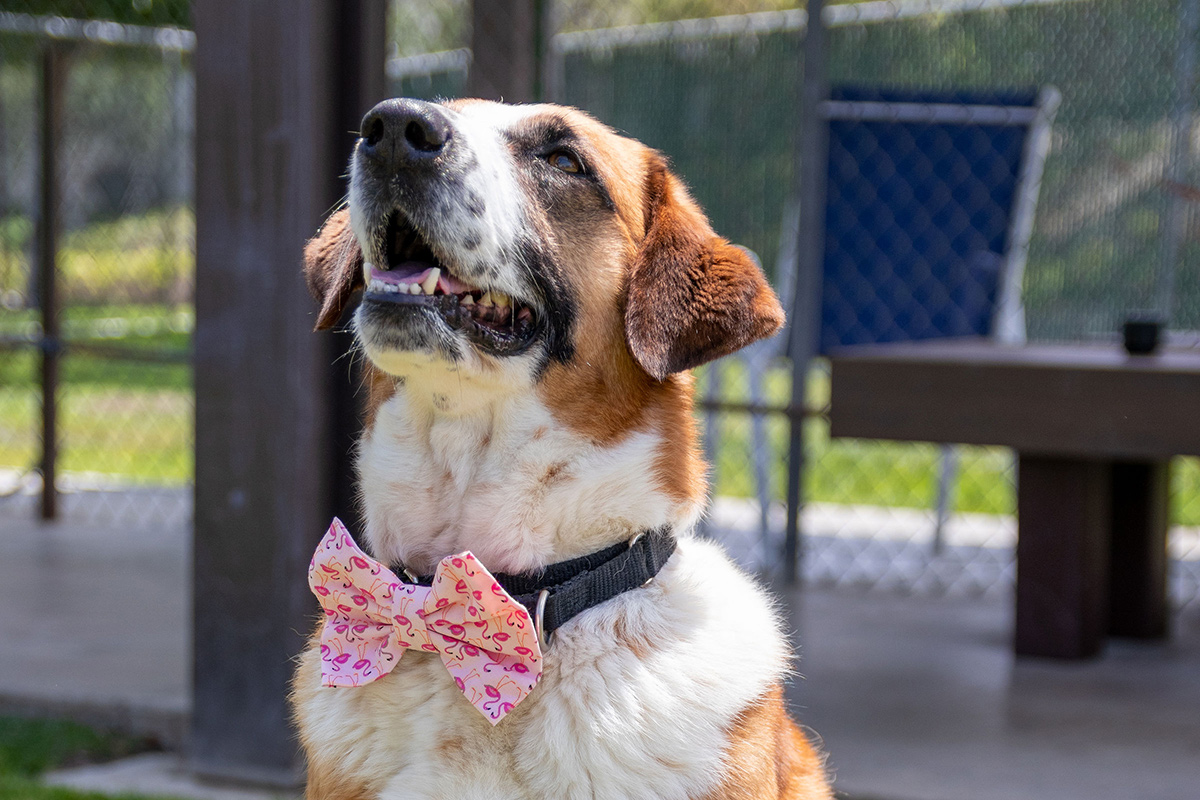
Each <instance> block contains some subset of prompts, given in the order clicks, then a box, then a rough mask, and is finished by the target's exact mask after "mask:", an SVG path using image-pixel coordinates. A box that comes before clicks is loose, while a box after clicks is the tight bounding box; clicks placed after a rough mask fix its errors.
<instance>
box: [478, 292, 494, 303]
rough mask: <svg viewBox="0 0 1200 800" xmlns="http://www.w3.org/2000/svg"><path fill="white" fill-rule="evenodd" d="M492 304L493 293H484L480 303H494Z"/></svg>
mask: <svg viewBox="0 0 1200 800" xmlns="http://www.w3.org/2000/svg"><path fill="white" fill-rule="evenodd" d="M492 304H493V303H492V293H491V292H484V293H483V297H481V298H479V305H481V306H490V305H492Z"/></svg>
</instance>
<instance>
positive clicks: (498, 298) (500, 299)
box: [492, 292, 509, 308]
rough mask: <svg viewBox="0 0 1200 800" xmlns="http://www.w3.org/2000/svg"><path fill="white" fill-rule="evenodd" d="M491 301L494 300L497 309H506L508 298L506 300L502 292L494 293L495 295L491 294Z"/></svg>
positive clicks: (506, 296)
mask: <svg viewBox="0 0 1200 800" xmlns="http://www.w3.org/2000/svg"><path fill="white" fill-rule="evenodd" d="M492 300H494V301H495V302H496V305H497V306H498V307H500V308H508V302H509V298H508V295H506V294H504V293H503V292H496V293H495V294H493V295H492Z"/></svg>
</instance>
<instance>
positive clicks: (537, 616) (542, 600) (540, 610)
mask: <svg viewBox="0 0 1200 800" xmlns="http://www.w3.org/2000/svg"><path fill="white" fill-rule="evenodd" d="M549 597H550V590H549V589H542V591H541V592H539V593H538V599H537V608H535V609H534V611H533V629H534V631H536V632H537V641H538V647H539V648H541V650H542V654H543V655H545V653H546V650H547V649H548V648H549V646H550V640H549V639H548V638H547V637H546V632H545V629H544V627H543V625H542V620H544V619H545V618H546V600H548V599H549Z"/></svg>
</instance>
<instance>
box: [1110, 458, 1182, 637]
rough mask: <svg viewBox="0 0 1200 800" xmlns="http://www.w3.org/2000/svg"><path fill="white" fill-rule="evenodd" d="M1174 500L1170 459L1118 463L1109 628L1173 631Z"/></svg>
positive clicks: (1120, 632) (1131, 632) (1133, 632)
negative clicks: (1170, 532) (1170, 540)
mask: <svg viewBox="0 0 1200 800" xmlns="http://www.w3.org/2000/svg"><path fill="white" fill-rule="evenodd" d="M1169 503H1170V464H1169V462H1166V461H1149V462H1117V463H1115V464H1113V465H1112V538H1111V545H1110V550H1109V556H1110V566H1109V590H1108V592H1109V617H1108V632H1109V633H1110V634H1111V635H1113V636H1130V637H1135V638H1139V639H1158V638H1163V637H1165V636H1166V635H1167V526H1168V522H1169V517H1170V508H1169Z"/></svg>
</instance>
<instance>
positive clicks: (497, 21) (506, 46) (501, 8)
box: [467, 0, 545, 103]
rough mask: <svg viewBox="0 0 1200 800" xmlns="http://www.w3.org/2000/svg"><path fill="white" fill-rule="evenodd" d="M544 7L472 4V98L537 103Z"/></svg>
mask: <svg viewBox="0 0 1200 800" xmlns="http://www.w3.org/2000/svg"><path fill="white" fill-rule="evenodd" d="M541 6H542V4H541V2H539V0H472V2H471V19H472V25H471V69H470V71H469V72H468V74H467V94H468V95H470V96H471V97H482V98H484V99H487V100H504V101H505V102H507V103H529V102H533V101H534V100H535V99H536V98H537V94H538V91H539V87H540V85H541V82H540V80H539V77H538V71H539V69H540V64H539V63H538V56H539V54H540V53H541V47H540V45H539V44H538V41H537V40H538V36H539V35H540V32H541V31H543V29H544V27H545V26H544V25H543V24H542V23H541V22H540V21H539V15H540V13H541V12H542V7H541Z"/></svg>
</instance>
